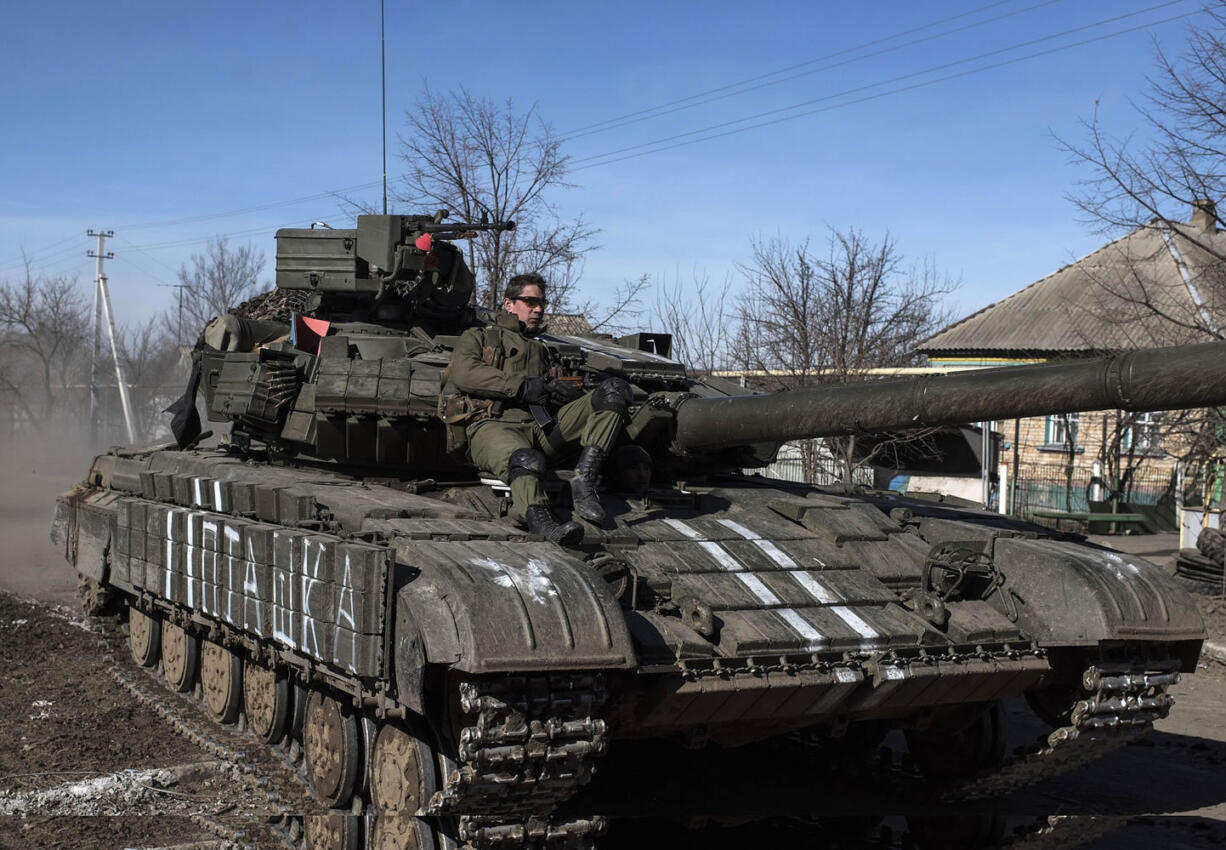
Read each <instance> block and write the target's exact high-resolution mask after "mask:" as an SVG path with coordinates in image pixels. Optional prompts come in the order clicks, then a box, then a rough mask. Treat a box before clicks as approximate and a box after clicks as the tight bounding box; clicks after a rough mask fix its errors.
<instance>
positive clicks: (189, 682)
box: [162, 620, 200, 693]
mask: <svg viewBox="0 0 1226 850" xmlns="http://www.w3.org/2000/svg"><path fill="white" fill-rule="evenodd" d="M199 668H200V638H198V637H196V636H195V635H193V634H191V633H189V632H187V631H185V630H184V629H183V627H182V626H177V625H175V624H174V623H172V622H170V620H162V674H163V675H164V676H165V677H166V681H167V682H168V683H169V684H170V686H171V687H172V688H174V689H175V690H176V691H178V692H179V693H186V692H187V691H190V690H191V689H192V688H193V687H195V685H196V671H197V670H198V669H199Z"/></svg>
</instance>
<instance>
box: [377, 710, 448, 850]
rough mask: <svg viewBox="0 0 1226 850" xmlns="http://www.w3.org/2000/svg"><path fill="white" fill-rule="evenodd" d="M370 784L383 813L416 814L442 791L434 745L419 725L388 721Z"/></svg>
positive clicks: (379, 744) (380, 742)
mask: <svg viewBox="0 0 1226 850" xmlns="http://www.w3.org/2000/svg"><path fill="white" fill-rule="evenodd" d="M370 785H371V788H370V799H371V802H372V803H373V804H374V807H375V811H376V812H378V813H379V814H380V815H412V814H415V813H416V812H417V811H418V810H419V809H421V808H422V807H424V806H425V805H426V804H427V803H428V802H429V801H430V798H431V797H432V796H433V795H434V792H435V791H437V790H438V777H437V775H436V774H435V756H434V748H433V747H431V746H430V744H429V742H428V740H427V739H426V737H425V736H424V734H423V733H422V732H421V731H420V729H419V728H418V726H417V724H415V723H411V722H410V723H404V724H401V723H385V724H383V726H382V728H380V729H379V734H378V736H377V737H376V738H375V747H374V757H373V758H372V760H371V766H370ZM407 819H408V820H414V819H413V818H407ZM411 827H412V825H407V826H406V828H411ZM376 834H377V833H376ZM390 846H394V847H417V846H418V845H416V844H392V845H389V847H390Z"/></svg>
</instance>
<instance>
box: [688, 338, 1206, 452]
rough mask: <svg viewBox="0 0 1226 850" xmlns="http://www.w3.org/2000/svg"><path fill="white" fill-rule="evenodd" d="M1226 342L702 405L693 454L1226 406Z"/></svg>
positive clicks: (692, 436)
mask: <svg viewBox="0 0 1226 850" xmlns="http://www.w3.org/2000/svg"><path fill="white" fill-rule="evenodd" d="M1224 366H1226V342H1208V343H1201V344H1197V345H1182V346H1175V347H1171V348H1151V349H1143V350H1139V351H1131V352H1127V353H1125V354H1118V355H1115V356H1112V357H1102V358H1094V359H1089V360H1066V361H1060V362H1055V363H1041V364H1036V365H1032V366H1007V367H1004V368H999V369H982V370H975V371H972V372H965V373H961V374H955V375H925V376H922V377H918V378H896V379H890V380H882V381H866V382H864V383H857V384H839V385H835V386H822V387H812V388H809V389H803V390H795V391H791V392H781V393H776V394H774V395H757V396H733V397H730V398H692V399H689V400H687V401H684V402H682V403H681V404H680V405H679V407H678V409H677V434H676V445H677V447H678V448H679V449H681V450H683V451H690V450H702V449H719V448H730V447H733V446H744V445H752V444H754V443H766V442H780V441H783V440H799V439H806V438H812V437H832V436H837V435H844V434H854V433H864V432H873V431H903V430H911V429H916V428H924V427H928V426H936V425H958V424H962V423H965V422H981V421H985V420H996V419H1018V418H1022V417H1026V416H1041V415H1045V414H1053V413H1067V412H1071V411H1083V410H1085V411H1088V410H1115V409H1119V410H1130V411H1142V410H1143V411H1149V410H1172V409H1189V408H1197V407H1210V406H1213V405H1220V404H1226V368H1223V367H1224Z"/></svg>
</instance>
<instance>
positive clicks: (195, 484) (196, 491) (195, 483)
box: [192, 478, 204, 507]
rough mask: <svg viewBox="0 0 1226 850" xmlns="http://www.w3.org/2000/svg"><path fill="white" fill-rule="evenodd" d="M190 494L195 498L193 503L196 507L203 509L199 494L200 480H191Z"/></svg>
mask: <svg viewBox="0 0 1226 850" xmlns="http://www.w3.org/2000/svg"><path fill="white" fill-rule="evenodd" d="M192 494H193V495H194V496H195V497H196V498H195V500H194V503H195V504H196V506H197V507H204V497H203V496H202V495H201V494H200V479H199V478H193V479H192Z"/></svg>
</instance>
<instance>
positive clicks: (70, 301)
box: [0, 263, 89, 429]
mask: <svg viewBox="0 0 1226 850" xmlns="http://www.w3.org/2000/svg"><path fill="white" fill-rule="evenodd" d="M88 328H89V321H88V310H87V308H86V306H85V299H84V297H83V296H82V294H81V290H80V288H79V287H78V286H77V282H76V280H75V279H73V278H67V277H62V276H61V277H41V276H36V275H35V274H34V273H33V271H32V269H31V268H30V266H29V264H28V263H27V265H26V270H25V277H24V279H23V280H22V281H21V282H20V283H16V284H10V283H3V284H0V389H3V390H4V391H5V395H6V396H8V398H9V399H10V403H11V404H12V406H13V409H14V412H15V414H16V416H17V418H20V419H24V420H26V421H27V422H28V423H29V424H30V425H31V426H32V427H33V428H36V429H47V428H48V427H50V426H51V425H52V424H53V420H54V419H55V417H56V416H57V415H58V414H60V413H61V409H62V408H63V407H64V402H65V397H66V395H67V390H68V388H69V386H70V383H71V381H72V379H73V378H74V376H75V375H76V371H75V370H77V369H78V368H79V367H80V365H81V362H82V356H81V355H82V354H83V353H84V350H85V342H86V338H87V335H88Z"/></svg>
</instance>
